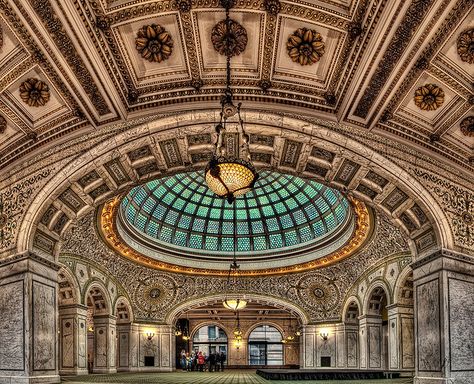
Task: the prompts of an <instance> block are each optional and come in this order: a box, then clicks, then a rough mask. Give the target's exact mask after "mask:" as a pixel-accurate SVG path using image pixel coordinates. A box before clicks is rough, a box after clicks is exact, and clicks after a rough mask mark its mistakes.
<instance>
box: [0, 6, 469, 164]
mask: <svg viewBox="0 0 474 384" xmlns="http://www.w3.org/2000/svg"><path fill="white" fill-rule="evenodd" d="M0 5H1V6H0V28H1V29H0V31H1V32H0V167H5V166H7V165H9V164H13V163H15V162H20V161H22V159H24V158H25V156H27V155H28V154H29V153H30V152H32V151H34V150H37V149H41V148H47V147H51V146H52V145H54V144H55V143H58V142H60V141H64V140H68V139H70V138H72V137H76V136H77V135H79V134H82V133H85V132H88V131H91V130H101V129H102V130H106V129H107V126H108V125H110V124H111V123H116V122H120V121H130V122H133V120H134V119H136V118H139V117H142V116H146V115H152V114H156V113H168V112H169V113H174V112H180V111H186V110H191V109H199V108H209V107H213V106H217V105H218V101H219V99H220V95H221V94H222V92H223V88H224V83H225V62H226V60H225V56H222V55H220V54H219V53H218V52H217V51H216V50H215V49H214V46H213V44H212V42H211V33H212V29H213V27H214V26H215V25H216V24H217V23H218V22H219V21H221V20H223V19H224V17H225V12H224V10H223V8H222V7H221V5H220V4H219V1H218V0H192V1H191V0H165V1H159V2H154V1H145V0H134V1H128V0H95V1H92V0H68V1H60V0H0ZM230 17H231V19H232V20H234V21H236V22H238V23H239V24H240V25H241V26H243V28H245V31H246V34H247V38H248V41H247V44H246V47H245V49H244V51H243V52H242V53H241V54H240V55H238V56H235V57H233V58H232V88H233V89H234V93H235V98H236V99H237V100H239V101H242V102H243V104H244V108H246V109H260V110H262V109H263V110H268V111H273V112H275V111H277V112H287V113H299V114H301V115H308V116H316V117H318V118H324V119H328V120H332V121H339V122H340V123H342V124H346V125H353V126H358V127H362V128H365V129H367V130H372V132H373V133H374V134H376V135H390V136H392V137H396V138H398V139H399V140H401V141H404V142H407V143H408V144H409V145H412V146H415V147H416V148H419V149H420V150H423V151H428V152H429V153H431V154H433V156H442V157H445V158H446V159H449V160H450V161H452V162H455V163H456V164H457V165H458V166H459V167H463V168H467V169H471V170H472V169H474V132H473V129H474V128H473V120H474V113H473V110H472V107H473V105H474V95H473V80H474V71H473V67H474V53H473V49H472V46H473V44H474V43H473V40H474V32H473V30H474V10H473V5H472V1H469V0H458V1H453V0H451V1H449V0H413V1H394V0H390V1H387V0H354V1H349V0H347V1H344V0H341V1H319V0H308V1H299V0H290V1H281V2H279V1H278V0H265V1H264V0H256V1H243V0H238V1H236V4H235V6H234V7H233V8H232V9H231V12H230ZM153 25H156V29H155V30H154V31H155V32H153V31H150V30H149V29H147V28H149V27H151V26H153ZM140 31H143V32H142V35H140ZM156 31H158V33H157V32H156ZM298 31H299V32H298ZM307 31H310V32H311V33H310V34H305V32H307ZM165 34H166V35H165ZM298 34H299V35H298ZM140 36H141V37H142V38H144V39H145V40H146V39H148V40H146V41H142V42H141V44H142V45H143V44H148V45H147V47H150V49H158V50H159V49H162V47H163V46H164V45H163V44H168V45H167V48H165V49H164V50H163V51H161V52H163V55H162V56H160V60H150V57H146V56H147V53H146V52H144V51H143V50H140V49H138V48H139V46H140V43H139V42H138V40H137V39H139V38H140ZM291 36H293V38H292V37H291ZM294 36H296V37H294ZM298 36H299V37H298ZM298 39H299V40H298ZM150 40H153V41H154V43H159V44H162V45H160V46H159V47H158V48H156V45H155V47H154V48H153V47H152V46H151V45H149V42H150ZM301 41H302V42H303V43H305V42H309V43H313V45H311V44H310V47H313V52H314V51H317V54H316V53H315V54H314V55H313V56H311V57H312V58H313V61H314V62H312V61H311V60H310V61H311V62H312V63H311V64H306V65H302V64H301V62H302V61H301V60H299V59H298V58H296V61H293V59H294V53H295V52H296V51H292V52H293V56H291V55H290V53H291V52H290V50H291V49H292V48H294V47H295V44H296V48H297V49H299V52H300V53H301V52H303V53H302V54H304V49H306V48H307V47H306V48H304V47H302V46H301V45H298V44H297V43H298V42H301ZM314 42H317V43H318V44H319V45H318V44H315V43H314ZM316 46H317V47H319V48H318V50H316V49H315V48H314V47H316ZM310 54H311V52H310ZM155 58H156V56H155ZM28 79H34V80H28Z"/></svg>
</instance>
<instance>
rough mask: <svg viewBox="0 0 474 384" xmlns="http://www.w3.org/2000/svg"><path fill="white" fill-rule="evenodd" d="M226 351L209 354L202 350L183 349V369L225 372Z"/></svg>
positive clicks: (181, 358) (181, 362)
mask: <svg viewBox="0 0 474 384" xmlns="http://www.w3.org/2000/svg"><path fill="white" fill-rule="evenodd" d="M226 357H227V356H226V355H225V353H224V352H221V353H219V352H217V353H216V352H211V354H210V355H209V356H207V355H206V353H205V352H202V351H192V352H191V353H189V352H186V351H185V350H184V349H183V350H182V351H181V357H180V364H181V368H182V370H183V371H200V372H204V371H209V372H219V371H221V372H224V363H225V361H226Z"/></svg>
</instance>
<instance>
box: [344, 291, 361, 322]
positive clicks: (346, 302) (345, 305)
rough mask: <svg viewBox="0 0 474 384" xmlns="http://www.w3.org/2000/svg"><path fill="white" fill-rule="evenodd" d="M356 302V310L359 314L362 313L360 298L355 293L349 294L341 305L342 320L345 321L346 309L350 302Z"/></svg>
mask: <svg viewBox="0 0 474 384" xmlns="http://www.w3.org/2000/svg"><path fill="white" fill-rule="evenodd" d="M354 302H355V303H356V304H357V310H358V311H359V316H360V315H362V303H361V302H360V298H359V297H357V296H356V295H350V296H349V297H348V298H347V299H346V300H345V301H344V306H343V307H342V322H344V321H345V319H346V315H347V309H348V308H349V305H350V304H351V303H354Z"/></svg>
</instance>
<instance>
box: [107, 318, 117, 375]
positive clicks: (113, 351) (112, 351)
mask: <svg viewBox="0 0 474 384" xmlns="http://www.w3.org/2000/svg"><path fill="white" fill-rule="evenodd" d="M109 332H110V337H109V340H108V341H109V348H108V350H107V352H108V359H109V367H115V365H116V364H117V337H116V335H117V330H116V329H115V326H113V325H110V326H109Z"/></svg>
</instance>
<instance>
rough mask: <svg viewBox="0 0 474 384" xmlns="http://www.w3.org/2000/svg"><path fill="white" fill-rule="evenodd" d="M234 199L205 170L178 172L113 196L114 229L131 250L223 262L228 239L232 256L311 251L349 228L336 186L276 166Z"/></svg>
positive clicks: (342, 237) (345, 235)
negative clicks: (116, 199)
mask: <svg viewBox="0 0 474 384" xmlns="http://www.w3.org/2000/svg"><path fill="white" fill-rule="evenodd" d="M234 204H235V207H234V206H233V205H229V204H228V203H227V202H226V201H225V200H224V199H222V198H219V197H218V196H216V195H215V194H214V193H213V192H212V191H211V190H209V188H208V187H207V185H206V182H205V179H204V172H189V173H180V174H176V175H173V176H169V177H164V178H161V179H157V180H153V181H150V182H148V183H146V184H144V185H141V186H138V187H135V188H133V189H132V190H131V191H130V192H129V193H128V194H127V195H126V196H125V197H124V198H123V199H122V201H121V203H120V208H119V210H118V220H117V229H118V232H119V233H120V235H121V237H122V238H123V239H124V240H125V241H126V242H127V244H129V245H130V246H132V247H133V248H134V249H137V248H139V251H140V252H143V253H145V254H147V255H149V256H152V257H154V258H158V259H161V260H163V261H167V262H170V259H169V258H167V257H165V256H164V253H163V251H165V250H166V255H169V254H170V252H171V253H174V255H175V256H177V257H179V258H182V259H186V258H188V259H194V260H196V258H197V259H202V260H214V261H216V260H220V261H222V260H223V259H230V258H231V257H232V255H233V252H234V246H235V247H236V249H235V252H236V254H237V256H238V259H239V261H244V260H248V261H255V260H258V259H262V260H263V259H268V258H279V257H281V256H282V254H284V255H289V254H295V253H298V254H300V253H301V252H302V251H304V250H307V249H309V248H311V249H312V250H313V255H312V256H311V257H314V255H316V256H317V254H318V252H320V253H321V254H323V253H324V254H327V252H326V251H328V250H330V249H332V248H334V247H335V248H339V247H340V246H341V245H342V244H343V243H344V242H345V241H347V240H348V239H349V238H350V236H351V234H352V230H353V227H354V220H353V215H352V211H351V209H350V207H351V205H350V204H349V202H348V200H347V199H346V198H345V197H344V196H343V195H342V194H340V193H339V192H338V191H336V190H334V189H331V188H329V187H326V186H324V185H323V184H320V183H318V182H316V181H312V180H306V179H303V178H299V177H296V176H292V175H288V174H282V173H278V172H275V171H261V172H260V178H259V179H258V181H257V183H256V184H255V188H254V189H253V191H251V192H249V193H247V194H246V195H244V196H240V197H238V198H237V199H236V201H235V203H234ZM234 213H235V215H236V219H235V222H236V224H237V225H236V229H235V236H234ZM316 247H317V248H318V249H317V250H315V248H316ZM172 262H173V261H172ZM178 264H180V262H178ZM185 264H188V263H185ZM227 267H228V266H227V265H226V264H225V265H224V268H227Z"/></svg>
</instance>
